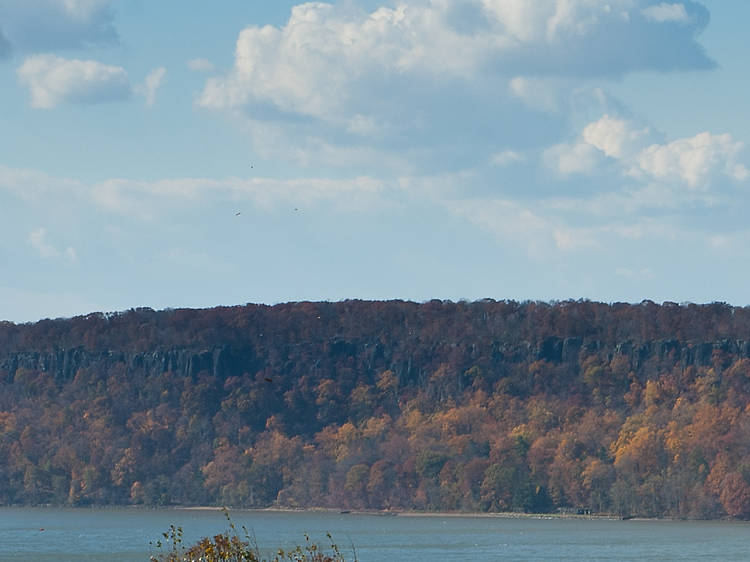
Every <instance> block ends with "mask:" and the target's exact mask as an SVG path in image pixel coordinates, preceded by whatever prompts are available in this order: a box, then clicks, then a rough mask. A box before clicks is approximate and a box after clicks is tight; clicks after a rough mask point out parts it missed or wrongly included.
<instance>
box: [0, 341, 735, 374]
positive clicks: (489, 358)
mask: <svg viewBox="0 0 750 562" xmlns="http://www.w3.org/2000/svg"><path fill="white" fill-rule="evenodd" d="M316 339H317V338H316ZM282 347H284V348H285V349H284V350H283V353H282V354H283V355H284V356H285V357H286V358H287V359H292V358H294V356H295V355H302V356H305V357H307V356H310V357H313V358H314V360H313V362H314V364H317V365H320V364H321V363H322V362H332V361H333V362H335V361H336V360H338V359H341V358H342V357H343V358H351V359H354V360H356V362H357V366H358V368H360V369H362V370H364V371H366V372H370V373H372V372H373V371H374V370H386V369H390V370H392V371H394V372H395V373H398V374H399V376H400V378H402V379H403V380H405V381H407V380H419V379H420V377H422V376H423V375H424V373H425V372H426V370H429V366H427V367H428V368H427V369H425V367H423V366H421V365H420V364H417V363H415V361H414V359H413V358H412V357H411V355H412V354H411V353H410V350H409V349H408V346H407V345H405V343H404V342H402V341H390V342H382V341H381V340H377V341H361V340H358V341H347V340H345V339H342V338H340V337H339V338H334V339H331V340H324V341H322V342H321V341H317V342H305V341H294V342H285V343H284V344H282ZM294 348H297V350H296V353H295V350H294ZM300 348H302V349H300ZM278 352H279V350H277V349H274V348H273V347H272V346H267V347H260V348H256V347H255V346H253V345H251V344H246V345H245V346H238V345H234V346H229V345H220V346H213V347H210V348H198V349H196V348H172V349H159V350H153V351H122V350H106V351H92V350H87V349H85V348H83V347H76V348H72V349H64V348H59V349H55V350H51V351H34V350H27V351H15V352H14V351H7V350H6V351H0V373H2V374H4V375H5V378H6V381H7V382H12V380H13V377H14V376H15V374H16V372H17V371H19V370H20V369H24V370H27V371H38V372H42V373H48V374H49V375H50V376H52V377H53V378H54V379H55V380H59V381H65V380H69V379H71V378H73V377H74V376H75V374H76V373H77V372H78V370H79V369H98V370H105V371H106V370H110V369H112V368H113V367H114V366H115V365H122V366H124V367H125V372H126V373H130V372H139V373H142V374H145V375H148V376H159V375H162V374H164V373H167V372H171V373H174V374H176V375H178V376H181V377H195V376H197V375H198V374H199V373H208V374H211V375H212V376H214V377H217V378H219V379H226V378H228V377H236V376H242V375H244V374H252V373H256V372H258V371H261V370H263V369H265V368H267V367H269V366H272V364H273V363H274V360H275V359H276V360H277V359H278V355H279V353H278ZM457 352H458V354H459V355H461V356H463V357H464V358H465V362H464V363H463V364H461V365H458V366H457V367H458V368H459V369H460V368H464V369H468V368H470V367H471V366H472V365H473V364H475V363H477V362H479V363H486V364H492V365H494V366H495V367H500V366H502V365H503V364H505V365H506V366H507V365H512V364H527V363H531V362H535V361H546V362H548V363H552V364H555V363H558V364H559V363H564V364H569V365H576V364H577V363H578V362H579V360H580V358H581V355H582V354H583V355H584V356H588V355H591V354H597V355H598V356H601V357H602V358H603V359H605V360H607V361H611V360H612V359H613V358H615V357H622V358H624V359H626V360H627V362H628V364H629V365H631V366H632V367H633V369H634V370H635V371H636V372H639V373H641V375H642V377H641V378H643V379H644V380H646V379H648V378H650V377H651V376H654V375H656V374H658V373H657V372H656V371H654V369H650V370H649V369H647V370H646V372H642V367H643V366H648V365H659V364H661V363H663V362H668V363H670V364H672V365H676V366H679V367H680V368H683V369H684V368H687V367H691V366H693V367H706V366H710V365H711V364H712V361H713V359H714V358H715V356H716V355H717V354H722V355H725V356H731V357H734V358H738V359H743V358H750V342H749V341H747V340H729V339H723V340H720V341H714V342H684V341H679V340H676V339H668V340H658V341H650V342H644V343H640V344H636V343H634V342H632V341H623V342H618V343H608V342H603V341H601V340H596V339H584V338H578V337H570V338H558V337H554V336H552V337H546V338H544V339H543V340H542V341H540V342H527V341H524V342H520V343H517V344H507V343H503V342H499V341H494V342H492V344H490V345H488V346H486V348H485V349H480V348H479V346H477V345H476V344H473V343H471V342H448V343H447V344H446V342H439V344H438V345H433V346H431V347H430V349H429V353H428V355H429V356H430V361H429V363H430V364H433V363H436V364H440V363H444V362H446V361H449V360H451V358H452V357H454V356H455V355H456V354H457ZM423 353H424V351H423V350H421V351H418V352H417V353H414V354H413V355H414V356H418V355H421V354H423ZM396 357H398V358H401V360H399V361H395V360H394V358H396ZM404 358H406V359H404Z"/></svg>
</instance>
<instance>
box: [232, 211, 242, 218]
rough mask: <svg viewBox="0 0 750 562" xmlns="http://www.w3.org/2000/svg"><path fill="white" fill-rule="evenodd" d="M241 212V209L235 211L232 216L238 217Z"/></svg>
mask: <svg viewBox="0 0 750 562" xmlns="http://www.w3.org/2000/svg"><path fill="white" fill-rule="evenodd" d="M241 214H242V211H237V212H236V213H235V214H234V216H235V217H239V216H240V215H241Z"/></svg>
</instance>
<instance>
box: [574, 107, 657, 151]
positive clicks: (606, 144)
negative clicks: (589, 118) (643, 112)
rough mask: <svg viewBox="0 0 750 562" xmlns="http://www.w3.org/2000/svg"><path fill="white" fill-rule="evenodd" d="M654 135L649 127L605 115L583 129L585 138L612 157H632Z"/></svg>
mask: <svg viewBox="0 0 750 562" xmlns="http://www.w3.org/2000/svg"><path fill="white" fill-rule="evenodd" d="M651 136H652V133H651V130H650V129H649V128H648V127H643V128H636V127H634V126H633V123H631V122H629V121H626V120H624V119H617V118H615V117H610V116H609V115H604V116H603V117H602V118H601V119H599V120H598V121H594V122H593V123H590V124H589V125H587V126H586V128H584V129H583V135H582V137H583V140H584V141H585V142H587V143H588V144H590V145H591V146H594V147H596V148H598V149H599V150H601V151H602V152H604V154H606V155H607V156H609V157H610V158H616V159H622V158H627V157H631V156H632V155H633V154H634V153H635V152H637V151H638V150H639V149H640V148H641V147H642V146H643V145H644V144H647V141H648V139H649V138H650V137H651Z"/></svg>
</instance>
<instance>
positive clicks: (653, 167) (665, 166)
mask: <svg viewBox="0 0 750 562" xmlns="http://www.w3.org/2000/svg"><path fill="white" fill-rule="evenodd" d="M743 148H744V147H743V144H742V143H741V142H738V141H735V140H734V139H733V138H732V136H731V135H729V134H723V135H713V134H711V133H708V132H705V133H700V134H698V135H695V136H694V137H691V138H685V139H678V140H676V141H673V142H670V143H668V144H664V145H652V146H649V147H648V148H646V149H645V150H643V151H642V152H641V153H640V154H638V155H637V156H636V158H635V162H634V165H633V167H632V168H631V173H632V174H634V175H640V174H648V175H650V176H652V177H654V178H656V179H659V180H667V181H682V182H685V183H686V184H687V185H688V186H689V187H691V188H699V187H704V186H706V184H708V183H709V182H710V181H711V180H712V179H713V178H715V177H717V176H723V177H726V178H730V179H733V180H736V181H744V180H746V179H747V178H748V176H750V172H748V169H747V168H746V167H745V165H744V164H743V163H742V162H739V161H738V156H739V155H740V153H741V152H742V150H743Z"/></svg>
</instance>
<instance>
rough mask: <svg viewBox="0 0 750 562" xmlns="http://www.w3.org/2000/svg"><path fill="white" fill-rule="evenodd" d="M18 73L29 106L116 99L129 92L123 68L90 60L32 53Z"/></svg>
mask: <svg viewBox="0 0 750 562" xmlns="http://www.w3.org/2000/svg"><path fill="white" fill-rule="evenodd" d="M17 73H18V77H19V79H20V80H21V82H22V83H23V84H24V85H26V86H27V87H28V88H29V91H30V93H31V102H30V103H31V106H32V107H36V108H45V109H46V108H51V107H55V106H56V105H58V104H60V103H62V102H71V103H99V102H105V101H118V100H123V99H126V98H128V97H129V96H130V93H131V88H130V84H129V82H128V75H127V73H126V72H125V69H123V68H121V67H119V66H109V65H105V64H102V63H100V62H97V61H93V60H78V59H65V58H62V57H58V56H55V55H34V56H31V57H28V58H27V59H26V60H25V61H24V62H23V64H22V65H21V66H20V67H19V68H18V69H17Z"/></svg>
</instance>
